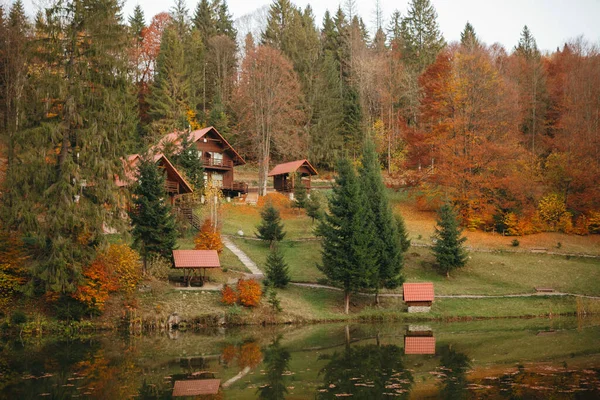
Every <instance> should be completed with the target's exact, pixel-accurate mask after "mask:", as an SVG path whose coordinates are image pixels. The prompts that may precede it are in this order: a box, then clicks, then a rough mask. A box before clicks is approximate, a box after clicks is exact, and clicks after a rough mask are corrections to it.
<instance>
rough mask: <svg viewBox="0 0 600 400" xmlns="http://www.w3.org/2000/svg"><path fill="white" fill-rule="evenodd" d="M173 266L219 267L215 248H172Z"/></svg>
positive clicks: (219, 263)
mask: <svg viewBox="0 0 600 400" xmlns="http://www.w3.org/2000/svg"><path fill="white" fill-rule="evenodd" d="M173 261H174V262H175V268H221V262H220V261H219V254H218V253H217V251H216V250H173Z"/></svg>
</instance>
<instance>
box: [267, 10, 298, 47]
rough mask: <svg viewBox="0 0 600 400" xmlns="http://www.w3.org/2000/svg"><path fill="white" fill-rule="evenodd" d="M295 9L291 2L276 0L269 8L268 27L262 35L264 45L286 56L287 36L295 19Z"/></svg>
mask: <svg viewBox="0 0 600 400" xmlns="http://www.w3.org/2000/svg"><path fill="white" fill-rule="evenodd" d="M295 11H296V9H295V7H294V6H293V5H292V3H290V1H289V0H275V1H273V3H271V6H270V7H269V15H268V17H267V26H266V28H265V30H264V32H263V35H262V43H263V44H267V45H269V46H271V47H274V48H276V49H279V50H281V51H282V52H284V54H285V49H284V48H285V45H286V44H287V43H286V41H287V40H286V39H287V38H286V36H287V35H289V28H290V27H291V25H292V19H293V18H294V12H295Z"/></svg>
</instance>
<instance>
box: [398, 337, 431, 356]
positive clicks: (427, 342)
mask: <svg viewBox="0 0 600 400" xmlns="http://www.w3.org/2000/svg"><path fill="white" fill-rule="evenodd" d="M404 354H435V338H434V337H433V336H427V337H423V336H405V337H404Z"/></svg>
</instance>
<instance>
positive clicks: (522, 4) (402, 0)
mask: <svg viewBox="0 0 600 400" xmlns="http://www.w3.org/2000/svg"><path fill="white" fill-rule="evenodd" d="M44 1H47V0H24V2H25V4H26V7H27V10H28V12H30V13H32V14H33V12H34V9H35V7H36V4H37V5H39V4H43V2H44ZM186 1H187V4H188V9H189V10H190V13H192V12H193V10H194V8H195V7H196V3H197V0H186ZM0 2H4V3H7V2H8V3H10V0H0ZM293 2H294V3H295V4H296V5H297V6H301V7H303V8H304V7H305V6H306V5H307V4H309V3H310V5H311V7H312V8H313V11H314V13H315V15H316V18H317V24H318V25H319V26H320V25H321V22H322V18H323V14H324V13H325V10H327V9H329V10H330V11H331V12H335V10H336V9H337V7H338V5H339V4H340V0H317V1H315V0H308V1H307V0H297V1H293ZM343 2H345V0H342V3H343ZM227 3H228V5H229V10H230V12H231V13H232V14H233V16H234V18H239V17H241V16H243V15H245V14H249V13H252V12H253V11H254V10H256V9H258V8H260V7H263V6H265V5H268V4H270V3H271V1H270V0H229V1H228V2H227ZM432 3H433V5H434V6H435V8H436V10H437V13H438V22H439V24H440V28H441V31H442V33H443V35H444V37H445V38H446V40H447V41H448V42H451V41H454V40H458V39H459V37H460V32H461V31H462V29H463V28H464V25H465V23H466V22H467V21H469V22H471V24H472V25H473V26H474V27H475V31H476V32H477V34H478V36H479V37H480V38H481V39H482V41H484V42H485V43H487V44H492V43H495V42H499V43H501V44H502V45H504V46H505V47H506V49H507V50H510V49H512V48H513V47H514V46H515V45H516V43H517V41H518V40H519V34H520V32H521V30H522V28H523V26H524V25H528V26H529V28H530V30H531V32H532V33H533V35H534V37H535V39H536V41H537V43H538V47H539V48H540V49H541V50H548V51H553V50H555V49H556V48H557V47H560V46H562V44H563V43H564V42H565V41H567V40H569V39H572V38H575V37H577V36H579V35H584V36H585V37H586V38H587V39H588V40H589V41H591V42H594V43H599V42H600V0H496V1H490V0H432ZM136 4H140V5H141V6H142V8H143V9H144V12H145V15H146V20H147V22H148V21H149V20H150V19H151V18H152V16H153V15H155V14H157V13H159V12H161V11H168V10H169V8H170V7H171V5H172V4H173V0H162V1H157V0H125V15H126V16H128V15H130V14H131V11H132V10H133V7H135V5H136ZM356 4H357V6H358V11H359V14H360V15H361V16H362V18H363V20H364V21H365V23H366V24H367V25H368V26H369V27H371V26H373V25H374V22H373V21H374V19H375V18H374V8H375V0H368V1H365V0H356ZM380 4H381V7H382V9H383V15H384V22H385V23H387V21H388V20H389V16H390V15H391V13H392V12H393V11H394V10H395V9H398V10H399V11H400V12H401V13H402V14H403V15H404V14H405V12H406V9H407V7H408V6H407V5H408V0H395V1H394V0H380Z"/></svg>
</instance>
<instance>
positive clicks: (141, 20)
mask: <svg viewBox="0 0 600 400" xmlns="http://www.w3.org/2000/svg"><path fill="white" fill-rule="evenodd" d="M128 21H129V29H130V30H131V34H132V36H133V37H134V38H135V39H136V40H137V41H139V42H141V41H142V39H143V36H142V31H143V30H144V28H145V27H146V18H145V17H144V10H142V7H141V6H140V5H139V4H137V5H136V6H135V8H134V9H133V14H132V15H130V16H129V20H128Z"/></svg>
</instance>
